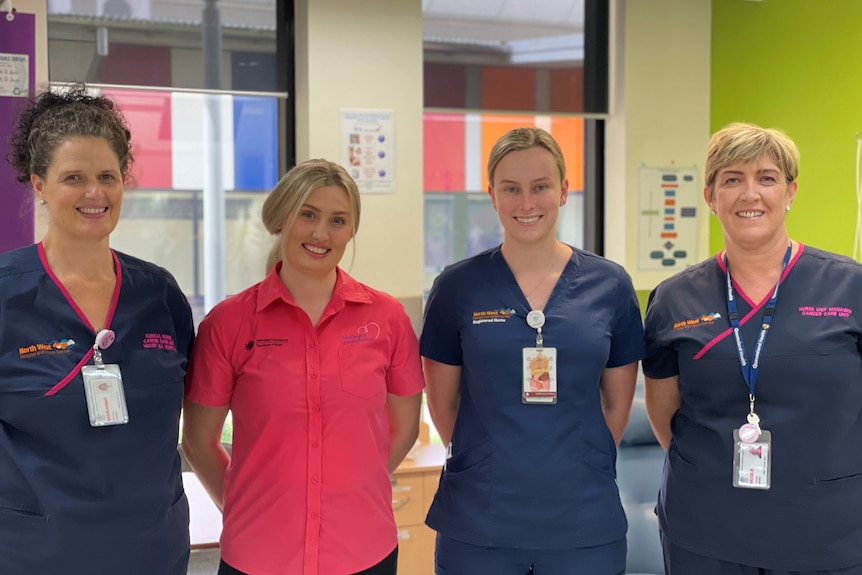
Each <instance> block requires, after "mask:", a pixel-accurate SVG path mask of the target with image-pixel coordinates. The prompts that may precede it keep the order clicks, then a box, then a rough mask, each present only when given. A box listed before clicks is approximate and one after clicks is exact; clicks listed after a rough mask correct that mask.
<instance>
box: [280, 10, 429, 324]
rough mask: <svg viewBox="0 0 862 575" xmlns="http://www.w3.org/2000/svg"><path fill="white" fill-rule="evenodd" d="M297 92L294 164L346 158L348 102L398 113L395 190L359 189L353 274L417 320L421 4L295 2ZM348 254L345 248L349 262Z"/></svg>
mask: <svg viewBox="0 0 862 575" xmlns="http://www.w3.org/2000/svg"><path fill="white" fill-rule="evenodd" d="M291 96H292V97H293V96H295V99H296V143H297V161H302V160H305V159H309V158H317V157H323V158H327V159H329V160H332V161H335V162H338V161H340V147H339V127H340V124H339V121H340V110H341V109H342V108H371V109H391V110H394V111H395V178H396V180H395V192H394V193H392V194H363V197H362V221H361V224H360V228H359V233H358V235H357V240H358V241H357V250H356V258H355V262H354V264H353V267H352V269H351V270H350V273H351V275H353V276H354V277H355V278H356V279H358V280H359V281H361V282H364V283H367V284H368V285H370V286H372V287H374V288H377V289H381V290H383V291H385V292H388V293H391V294H392V295H394V296H396V297H398V298H399V299H401V300H402V301H403V302H404V303H405V305H408V311H409V312H410V313H411V315H413V316H414V319H417V318H416V313H417V309H416V308H415V306H416V304H417V303H418V304H419V305H420V306H421V298H422V259H423V228H422V224H423V220H422V3H421V1H420V0H297V2H296V94H295V95H294V94H291ZM350 258H351V255H350V252H349V251H348V253H347V254H346V255H345V259H344V261H343V262H342V263H343V265H344V267H345V268H347V267H349V265H350ZM416 298H418V300H417V299H416ZM408 302H410V303H408ZM411 308H413V309H411ZM419 313H421V312H419Z"/></svg>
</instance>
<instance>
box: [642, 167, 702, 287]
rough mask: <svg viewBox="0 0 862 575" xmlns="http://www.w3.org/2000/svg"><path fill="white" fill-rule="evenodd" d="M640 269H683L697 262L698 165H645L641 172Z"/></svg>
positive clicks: (699, 194) (699, 201)
mask: <svg viewBox="0 0 862 575" xmlns="http://www.w3.org/2000/svg"><path fill="white" fill-rule="evenodd" d="M638 196H639V206H638V269H641V270H669V271H674V270H681V269H684V268H686V267H687V266H690V265H691V264H693V263H696V261H697V260H696V258H697V211H698V209H699V206H700V204H701V202H703V196H702V194H701V190H700V188H699V187H698V184H697V168H696V167H695V166H691V167H685V168H658V167H648V166H641V168H640V171H639V173H638Z"/></svg>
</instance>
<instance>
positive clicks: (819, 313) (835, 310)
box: [799, 305, 853, 317]
mask: <svg viewBox="0 0 862 575" xmlns="http://www.w3.org/2000/svg"><path fill="white" fill-rule="evenodd" d="M799 313H800V314H802V315H804V316H808V317H850V316H851V315H853V310H852V309H850V308H849V307H840V306H829V307H826V306H822V307H821V306H813V305H801V306H799Z"/></svg>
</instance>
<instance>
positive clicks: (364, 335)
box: [341, 321, 380, 345]
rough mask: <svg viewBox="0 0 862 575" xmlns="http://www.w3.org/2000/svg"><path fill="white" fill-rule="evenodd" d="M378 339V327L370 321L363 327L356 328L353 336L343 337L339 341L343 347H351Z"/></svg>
mask: <svg viewBox="0 0 862 575" xmlns="http://www.w3.org/2000/svg"><path fill="white" fill-rule="evenodd" d="M378 337H380V326H379V325H377V324H376V323H374V322H373V321H372V322H369V323H366V324H365V325H360V326H359V327H358V328H356V333H355V334H350V335H345V336H343V337H342V338H341V340H342V343H343V344H344V345H351V344H354V343H359V342H360V341H370V340H373V339H377V338H378Z"/></svg>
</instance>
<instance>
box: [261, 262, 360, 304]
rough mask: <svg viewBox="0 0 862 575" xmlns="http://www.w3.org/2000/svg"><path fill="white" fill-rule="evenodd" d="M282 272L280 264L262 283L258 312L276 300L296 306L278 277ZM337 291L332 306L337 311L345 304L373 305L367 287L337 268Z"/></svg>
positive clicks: (331, 302) (333, 295)
mask: <svg viewBox="0 0 862 575" xmlns="http://www.w3.org/2000/svg"><path fill="white" fill-rule="evenodd" d="M280 270H281V262H278V263H277V264H276V265H275V267H273V268H272V270H270V272H269V273H268V274H267V275H266V277H265V278H264V279H263V281H262V282H260V288H259V289H258V293H257V311H258V312H259V311H262V310H263V309H264V308H265V307H267V306H268V305H269V304H271V303H272V302H274V301H276V300H282V301H284V302H285V303H288V304H290V305H294V306H295V305H296V302H295V301H294V299H293V296H291V295H290V292H289V291H287V287H286V286H285V285H284V282H282V281H281V278H280V277H279V275H278V272H279V271H280ZM335 271H336V277H335V290H334V291H333V292H332V300H331V301H330V306H332V305H333V304H335V306H336V309H340V308H341V307H343V305H344V302H352V303H371V297H370V295H369V294H368V292H367V291H366V290H365V286H363V285H362V284H361V283H359V282H358V281H356V280H355V279H353V278H352V277H350V275H349V274H348V273H347V272H345V271H344V270H342V269H341V268H336V270H335Z"/></svg>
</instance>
